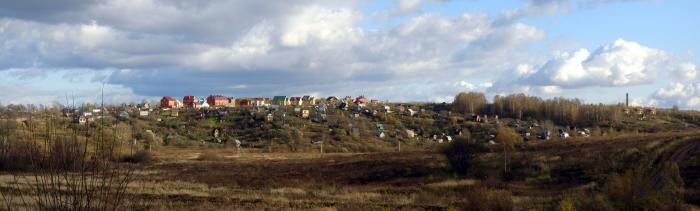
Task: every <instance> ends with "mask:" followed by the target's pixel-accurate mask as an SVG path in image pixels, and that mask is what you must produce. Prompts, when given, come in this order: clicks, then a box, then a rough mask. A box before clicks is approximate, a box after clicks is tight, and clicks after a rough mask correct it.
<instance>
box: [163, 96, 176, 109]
mask: <svg viewBox="0 0 700 211" xmlns="http://www.w3.org/2000/svg"><path fill="white" fill-rule="evenodd" d="M160 107H161V108H176V107H177V101H175V99H174V98H173V97H170V96H165V97H163V99H161V100H160Z"/></svg>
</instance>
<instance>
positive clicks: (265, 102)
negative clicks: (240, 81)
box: [253, 97, 270, 107]
mask: <svg viewBox="0 0 700 211" xmlns="http://www.w3.org/2000/svg"><path fill="white" fill-rule="evenodd" d="M269 105H270V98H263V97H258V98H253V106H255V107H268V106H269Z"/></svg>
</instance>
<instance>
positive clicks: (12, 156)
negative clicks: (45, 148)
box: [0, 141, 43, 171]
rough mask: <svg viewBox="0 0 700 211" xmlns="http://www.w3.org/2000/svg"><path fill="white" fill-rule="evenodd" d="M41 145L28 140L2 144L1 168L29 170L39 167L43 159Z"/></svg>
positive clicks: (0, 148) (0, 150)
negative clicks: (39, 162)
mask: <svg viewBox="0 0 700 211" xmlns="http://www.w3.org/2000/svg"><path fill="white" fill-rule="evenodd" d="M42 156H43V155H42V153H41V150H40V149H39V147H38V146H37V145H36V144H34V143H30V142H28V141H13V142H9V143H8V142H6V143H3V144H2V145H0V170H3V171H28V170H32V169H34V168H37V167H39V166H37V165H38V161H40V160H43V159H42Z"/></svg>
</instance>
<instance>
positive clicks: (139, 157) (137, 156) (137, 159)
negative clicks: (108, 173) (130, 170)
mask: <svg viewBox="0 0 700 211" xmlns="http://www.w3.org/2000/svg"><path fill="white" fill-rule="evenodd" d="M151 160H153V156H152V155H151V152H149V151H146V150H140V151H138V152H136V153H134V154H133V155H127V156H125V157H124V158H123V159H122V161H124V162H129V163H146V162H151Z"/></svg>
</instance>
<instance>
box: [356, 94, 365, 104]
mask: <svg viewBox="0 0 700 211" xmlns="http://www.w3.org/2000/svg"><path fill="white" fill-rule="evenodd" d="M355 104H357V105H361V106H364V105H365V104H367V98H365V96H363V95H360V96H358V97H357V98H355Z"/></svg>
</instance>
